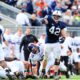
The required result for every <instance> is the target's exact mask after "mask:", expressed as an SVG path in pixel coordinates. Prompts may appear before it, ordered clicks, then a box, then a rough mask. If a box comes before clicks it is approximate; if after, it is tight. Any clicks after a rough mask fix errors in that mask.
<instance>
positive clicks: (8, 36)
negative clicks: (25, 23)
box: [3, 28, 13, 57]
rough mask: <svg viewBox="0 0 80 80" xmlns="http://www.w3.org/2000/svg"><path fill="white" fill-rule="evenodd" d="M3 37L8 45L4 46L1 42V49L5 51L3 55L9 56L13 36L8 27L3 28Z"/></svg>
mask: <svg viewBox="0 0 80 80" xmlns="http://www.w3.org/2000/svg"><path fill="white" fill-rule="evenodd" d="M4 38H5V40H6V41H7V42H8V46H6V45H5V44H4V43H3V50H4V53H5V57H10V53H11V52H12V51H13V50H12V38H13V35H12V34H11V32H10V29H9V28H6V29H5V32H4Z"/></svg>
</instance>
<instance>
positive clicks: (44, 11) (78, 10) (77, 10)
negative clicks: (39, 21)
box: [2, 0, 80, 26]
mask: <svg viewBox="0 0 80 80" xmlns="http://www.w3.org/2000/svg"><path fill="white" fill-rule="evenodd" d="M2 1H3V0H2ZM4 1H5V2H6V3H7V4H9V5H12V6H15V7H17V8H19V9H22V8H24V9H25V10H26V12H27V13H30V14H31V15H32V14H34V13H35V14H36V16H37V17H39V18H43V17H45V16H46V15H52V12H53V11H54V10H55V9H58V10H61V11H62V12H63V15H64V16H63V21H64V22H66V23H67V24H69V25H77V26H78V25H80V0H4Z"/></svg>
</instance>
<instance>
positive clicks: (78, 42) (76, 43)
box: [71, 37, 80, 52]
mask: <svg viewBox="0 0 80 80" xmlns="http://www.w3.org/2000/svg"><path fill="white" fill-rule="evenodd" d="M79 47H80V37H75V38H73V39H72V41H71V48H72V52H76V49H77V48H79Z"/></svg>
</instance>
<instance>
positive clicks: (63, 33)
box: [61, 28, 67, 38]
mask: <svg viewBox="0 0 80 80" xmlns="http://www.w3.org/2000/svg"><path fill="white" fill-rule="evenodd" d="M61 36H62V37H64V38H66V37H67V31H66V29H65V28H64V29H62V30H61Z"/></svg>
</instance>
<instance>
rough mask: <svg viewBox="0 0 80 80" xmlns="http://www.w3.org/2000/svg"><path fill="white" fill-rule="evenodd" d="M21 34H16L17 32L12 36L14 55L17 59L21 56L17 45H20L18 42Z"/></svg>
mask: <svg viewBox="0 0 80 80" xmlns="http://www.w3.org/2000/svg"><path fill="white" fill-rule="evenodd" d="M22 37H23V35H21V36H18V35H17V34H15V35H14V38H13V43H14V55H15V57H17V58H18V59H20V57H21V56H22V55H21V53H20V51H19V47H20V43H21V40H22Z"/></svg>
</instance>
